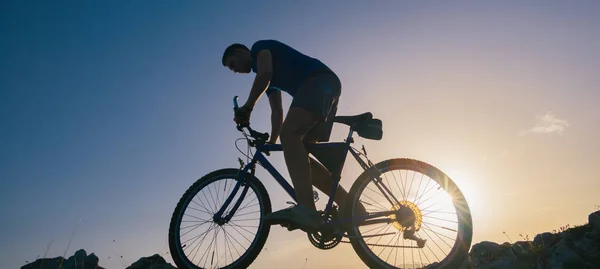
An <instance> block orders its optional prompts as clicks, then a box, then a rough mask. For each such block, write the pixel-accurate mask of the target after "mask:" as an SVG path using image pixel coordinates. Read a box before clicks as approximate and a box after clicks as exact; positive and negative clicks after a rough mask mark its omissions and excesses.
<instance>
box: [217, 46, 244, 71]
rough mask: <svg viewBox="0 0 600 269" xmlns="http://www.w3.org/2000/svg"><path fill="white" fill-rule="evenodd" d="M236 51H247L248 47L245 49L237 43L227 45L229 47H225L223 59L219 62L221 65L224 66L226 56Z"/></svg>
mask: <svg viewBox="0 0 600 269" xmlns="http://www.w3.org/2000/svg"><path fill="white" fill-rule="evenodd" d="M238 49H243V50H249V49H248V47H246V46H244V45H242V44H239V43H235V44H231V45H229V47H227V48H226V49H225V52H223V59H222V60H221V62H222V63H223V66H225V58H227V56H229V55H231V54H233V53H234V52H235V51H236V50H238Z"/></svg>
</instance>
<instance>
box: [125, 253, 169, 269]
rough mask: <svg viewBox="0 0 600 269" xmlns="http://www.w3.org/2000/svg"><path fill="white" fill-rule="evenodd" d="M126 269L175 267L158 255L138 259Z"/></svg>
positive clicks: (166, 268) (164, 268) (167, 268)
mask: <svg viewBox="0 0 600 269" xmlns="http://www.w3.org/2000/svg"><path fill="white" fill-rule="evenodd" d="M126 269H177V267H174V266H173V265H171V264H170V263H167V261H165V259H164V258H163V257H161V256H160V255H158V254H154V255H152V256H150V257H143V258H140V259H139V260H137V261H136V262H134V263H132V264H131V265H130V266H129V267H127V268H126Z"/></svg>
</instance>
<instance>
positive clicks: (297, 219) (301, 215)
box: [264, 205, 323, 233]
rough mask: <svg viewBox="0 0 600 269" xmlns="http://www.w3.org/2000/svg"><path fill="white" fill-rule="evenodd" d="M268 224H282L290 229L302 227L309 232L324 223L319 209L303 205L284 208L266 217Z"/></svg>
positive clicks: (312, 231) (301, 228) (315, 230)
mask: <svg viewBox="0 0 600 269" xmlns="http://www.w3.org/2000/svg"><path fill="white" fill-rule="evenodd" d="M264 220H265V222H266V223H268V224H281V225H282V226H284V227H286V228H288V230H290V231H291V230H294V229H300V230H302V231H305V232H307V233H314V232H317V231H318V230H319V227H320V226H321V225H322V224H323V219H322V218H321V216H320V215H319V213H318V212H317V211H313V210H310V209H308V208H307V207H305V206H302V205H296V206H293V207H290V208H286V209H282V210H279V211H276V212H273V213H271V214H268V215H266V216H265V218H264Z"/></svg>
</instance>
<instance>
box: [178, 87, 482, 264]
mask: <svg viewBox="0 0 600 269" xmlns="http://www.w3.org/2000/svg"><path fill="white" fill-rule="evenodd" d="M233 101H234V111H235V110H236V109H238V104H237V96H236V97H234V100H233ZM334 122H335V123H340V124H344V125H347V126H349V132H348V136H347V137H346V139H345V140H344V141H343V142H321V143H315V144H308V145H307V146H306V148H307V151H308V152H310V153H311V154H312V155H313V156H314V157H315V158H316V159H317V160H318V161H319V162H321V163H322V164H323V165H324V166H325V167H326V168H327V169H328V170H329V171H330V173H331V179H332V180H333V182H334V184H333V186H332V189H331V192H330V195H329V200H328V201H327V204H326V206H325V208H324V209H323V210H320V211H319V213H320V214H321V216H322V217H323V220H324V222H325V224H324V225H322V226H321V227H320V228H319V230H318V231H317V232H314V233H307V237H308V240H309V241H310V242H311V243H312V244H313V245H314V246H315V247H317V248H319V249H332V248H334V247H335V246H337V245H338V244H340V243H350V244H351V245H352V247H353V248H354V250H355V252H356V253H357V255H358V256H359V257H360V258H361V260H362V261H363V262H364V263H365V264H366V265H367V266H369V267H370V268H411V269H412V268H458V267H459V266H460V265H461V264H462V263H463V261H464V260H465V258H466V257H467V254H468V251H469V248H470V247H471V240H472V234H473V227H472V219H471V212H470V209H469V206H468V204H467V201H466V199H465V197H464V195H463V194H462V192H461V191H460V189H459V188H458V186H457V185H456V184H455V183H454V182H453V181H452V180H451V179H450V178H449V177H448V176H447V175H446V174H445V173H444V172H442V171H440V170H439V169H437V168H436V167H434V166H432V165H430V164H427V163H425V162H422V161H418V160H414V159H407V158H397V159H389V160H385V161H381V162H378V163H376V164H373V163H372V162H371V160H369V158H368V157H367V152H366V150H365V148H364V146H363V147H362V149H361V150H358V149H356V148H354V147H353V146H352V144H353V143H354V138H353V136H354V134H355V133H356V134H358V135H359V136H360V137H363V138H366V139H371V140H381V138H382V134H383V129H382V128H381V127H382V123H381V120H379V119H376V118H373V114H372V113H370V112H367V113H363V114H360V115H354V116H336V117H335V118H334ZM237 130H238V131H240V132H241V133H242V134H243V138H241V139H243V140H245V141H246V142H247V149H248V153H249V154H245V155H246V157H247V159H248V160H249V161H248V162H247V163H245V162H244V161H242V159H241V158H238V161H239V163H240V167H239V168H226V169H220V170H216V171H214V172H211V173H209V174H207V175H205V176H203V177H201V178H200V179H198V180H197V181H196V182H195V183H193V184H192V185H191V186H190V187H189V188H188V190H187V191H186V192H185V193H184V194H183V196H182V197H181V198H180V200H179V202H178V204H177V206H176V208H175V210H174V212H173V215H172V217H171V222H170V227H169V239H168V240H169V248H170V252H171V256H172V258H173V260H174V262H175V263H176V264H177V266H178V267H179V268H189V269H200V268H227V269H230V268H247V267H248V266H249V265H250V264H251V263H252V262H253V261H254V260H255V258H256V257H257V256H258V255H259V253H260V252H261V250H262V249H263V246H264V244H265V242H266V240H267V237H268V235H269V232H270V228H271V225H270V224H269V223H266V222H265V221H264V220H263V217H264V216H265V215H267V214H269V213H271V201H270V198H269V194H268V193H267V190H266V189H265V187H264V185H263V184H262V182H261V180H259V179H258V178H257V177H256V176H255V171H256V164H259V165H260V166H262V167H263V168H265V169H266V171H267V172H268V173H269V174H271V176H272V177H273V178H274V179H275V180H276V182H277V183H279V185H280V186H281V187H282V188H283V190H284V191H285V192H287V194H288V195H289V196H290V197H291V198H292V199H293V200H294V201H295V200H296V196H295V193H294V189H293V187H292V186H291V185H290V184H289V183H288V182H287V181H286V179H285V178H284V177H283V176H282V175H281V174H280V173H279V172H278V171H277V169H275V167H273V165H272V164H271V163H270V162H269V161H268V160H267V156H270V152H277V151H282V147H281V145H280V144H269V143H267V142H266V141H267V140H268V138H269V134H268V133H260V132H257V131H255V130H253V129H252V128H251V127H250V125H249V124H246V125H244V126H242V125H239V124H238V125H237ZM236 142H237V141H236ZM252 148H254V149H255V152H254V153H253V154H252V153H251V149H252ZM238 149H239V148H238ZM242 153H243V152H242ZM348 153H350V155H352V157H354V159H355V160H356V161H357V162H358V164H359V165H360V166H361V167H362V168H363V170H364V171H363V172H362V173H361V174H360V176H359V177H358V178H357V179H356V180H355V182H354V183H353V184H352V187H351V189H350V191H349V195H348V198H347V200H346V204H345V205H335V204H334V202H333V197H334V196H335V191H336V190H337V187H338V184H339V182H340V179H341V176H340V175H341V172H342V170H343V168H344V164H345V162H346V157H347V155H348ZM243 154H244V153H243ZM315 194H316V192H315ZM315 199H317V195H315ZM282 226H284V227H287V228H288V229H289V230H293V229H294V227H293V225H291V224H289V225H286V224H282ZM192 233H193V234H192ZM399 254H401V255H400V256H399Z"/></svg>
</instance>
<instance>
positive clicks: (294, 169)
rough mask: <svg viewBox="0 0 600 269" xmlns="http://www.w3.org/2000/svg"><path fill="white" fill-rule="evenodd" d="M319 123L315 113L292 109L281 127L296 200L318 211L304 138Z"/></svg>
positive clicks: (300, 108)
mask: <svg viewBox="0 0 600 269" xmlns="http://www.w3.org/2000/svg"><path fill="white" fill-rule="evenodd" d="M318 122H319V118H318V116H317V115H315V113H313V112H311V111H309V110H306V109H304V108H302V107H294V106H293V107H290V110H289V111H288V114H287V116H286V118H285V121H284V122H283V126H282V127H281V134H280V138H281V146H282V148H283V156H284V158H285V163H286V165H287V167H288V171H289V173H290V177H291V179H292V184H293V185H294V190H295V191H296V200H297V202H298V204H299V205H303V206H305V207H307V208H308V209H311V210H316V208H315V203H314V200H313V194H312V180H311V169H310V168H311V167H310V163H309V160H308V159H309V157H308V152H307V151H306V148H305V147H304V142H303V138H304V136H305V135H306V133H308V131H309V130H310V129H311V128H312V127H313V126H315V125H316V124H317V123H318Z"/></svg>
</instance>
